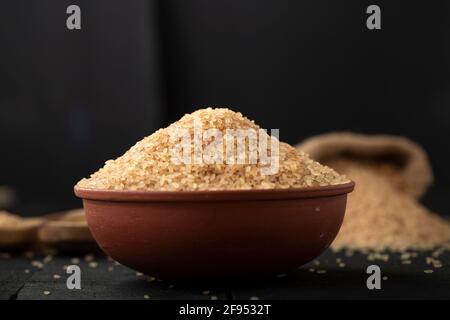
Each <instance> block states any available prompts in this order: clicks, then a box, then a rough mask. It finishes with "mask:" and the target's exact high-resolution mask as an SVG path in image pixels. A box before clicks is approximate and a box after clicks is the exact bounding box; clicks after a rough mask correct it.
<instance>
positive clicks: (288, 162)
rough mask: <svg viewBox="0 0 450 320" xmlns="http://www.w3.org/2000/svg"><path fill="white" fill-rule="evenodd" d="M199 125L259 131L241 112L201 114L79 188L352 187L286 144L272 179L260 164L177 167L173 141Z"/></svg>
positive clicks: (130, 152)
mask: <svg viewBox="0 0 450 320" xmlns="http://www.w3.org/2000/svg"><path fill="white" fill-rule="evenodd" d="M194 120H197V121H199V122H200V123H201V125H202V129H203V130H206V129H210V128H216V129H218V130H220V131H221V132H224V131H225V130H226V129H248V128H252V129H256V130H258V129H260V127H259V126H258V125H256V124H255V123H254V121H251V120H249V119H247V118H246V117H244V116H243V115H242V114H241V113H238V112H234V111H231V110H229V109H226V108H217V109H212V108H207V109H200V110H197V111H195V112H194V113H192V114H186V115H185V116H184V117H182V118H181V119H180V120H179V121H177V122H175V123H173V124H171V125H170V126H168V127H167V128H164V129H160V130H158V131H156V132H155V133H154V134H152V135H150V136H148V137H146V138H144V139H142V140H141V141H139V142H138V143H136V144H135V145H134V146H133V147H132V148H131V149H130V150H128V151H127V152H126V153H125V154H124V155H123V156H121V157H119V158H117V159H116V160H109V161H107V162H106V164H105V166H104V167H103V168H101V169H100V170H99V171H97V172H96V173H94V174H92V175H91V177H90V178H87V179H82V180H81V181H80V182H79V183H78V186H79V187H82V188H89V189H102V190H142V191H147V190H148V191H150V190H157V191H191V190H233V189H275V188H280V189H285V188H299V187H308V186H325V185H334V184H341V183H345V182H348V179H347V178H346V177H345V176H341V175H339V174H338V173H337V172H336V171H334V170H333V169H331V168H329V167H326V166H322V165H321V164H319V163H318V162H315V161H313V160H311V159H310V158H309V156H308V155H307V154H305V153H303V152H299V151H297V150H296V149H295V148H293V147H292V146H290V145H289V144H287V143H282V142H280V144H279V146H280V150H279V170H278V172H277V173H276V174H273V175H262V174H261V170H260V169H261V166H262V164H261V163H257V164H227V163H224V164H205V163H203V164H200V165H199V164H193V163H192V164H184V163H181V164H176V163H174V162H173V161H172V159H171V157H172V152H171V150H173V148H174V147H176V144H177V143H178V142H177V141H173V139H171V134H172V133H174V132H175V131H176V130H179V129H180V128H186V129H188V130H189V132H190V134H191V137H193V136H194ZM224 144H225V143H224ZM224 148H225V146H224ZM268 154H270V143H268Z"/></svg>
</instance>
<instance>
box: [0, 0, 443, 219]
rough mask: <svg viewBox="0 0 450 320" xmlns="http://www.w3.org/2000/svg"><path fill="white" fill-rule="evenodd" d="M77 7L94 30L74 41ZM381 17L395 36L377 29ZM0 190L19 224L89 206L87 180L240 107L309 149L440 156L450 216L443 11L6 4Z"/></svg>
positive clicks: (45, 1)
mask: <svg viewBox="0 0 450 320" xmlns="http://www.w3.org/2000/svg"><path fill="white" fill-rule="evenodd" d="M69 4H78V5H79V6H80V7H81V10H82V30H79V31H69V30H67V29H66V27H65V20H66V13H65V11H66V8H67V6H68V5H69ZM369 4H378V5H379V6H380V7H381V10H382V30H378V31H369V30H367V29H366V27H365V19H366V17H367V15H366V14H365V9H366V7H367V6H368V5H369ZM1 8H2V9H1V10H0V17H1V21H0V23H1V28H0V43H1V50H0V152H1V156H0V164H1V170H0V185H1V184H6V185H10V186H13V187H14V188H15V189H16V190H17V192H18V195H19V202H18V203H17V205H16V206H15V207H14V208H12V209H13V210H14V211H18V212H20V213H22V214H40V213H45V212H48V211H51V210H60V209H66V208H71V207H77V206H79V205H80V203H79V201H78V200H77V199H75V198H74V197H73V195H72V186H73V184H74V183H75V182H76V181H77V180H79V178H81V177H83V176H86V175H88V174H89V173H90V172H92V171H94V170H95V169H97V168H98V167H100V166H101V165H102V163H103V162H104V160H106V159H109V158H112V157H116V156H119V155H120V154H122V153H123V152H124V151H125V150H126V149H128V147H130V146H131V145H132V144H134V142H135V141H137V140H138V139H140V138H142V137H143V136H145V135H148V134H150V133H152V132H153V131H154V130H155V129H157V128H159V127H161V126H165V125H167V124H168V123H170V122H172V121H174V120H176V119H177V118H179V117H180V116H181V115H182V114H184V113H185V112H190V111H192V110H194V109H196V108H198V107H200V106H230V107H232V108H234V109H236V110H240V111H242V112H243V113H244V114H246V115H247V116H249V117H250V118H253V119H255V120H256V121H257V122H258V123H259V124H261V125H262V126H263V127H265V128H280V135H281V139H282V140H286V141H288V142H290V143H296V142H298V141H300V140H301V139H303V138H305V137H307V136H310V135H313V134H317V133H322V132H327V131H333V130H352V131H358V132H367V133H390V134H399V135H405V136H407V137H409V138H411V139H413V140H415V141H417V142H419V143H420V144H422V145H423V146H424V147H425V149H426V150H427V151H428V152H429V154H430V157H431V160H432V163H433V166H434V169H435V175H436V186H435V187H434V188H433V189H432V191H431V192H430V193H429V196H428V198H426V202H427V204H429V205H430V206H431V207H432V208H433V209H435V210H437V211H440V212H442V213H444V214H446V213H448V211H447V210H448V205H447V204H446V198H447V196H448V195H449V190H450V188H449V186H450V174H449V170H447V166H448V164H449V163H450V152H449V151H448V142H447V139H448V137H449V136H450V107H449V104H450V77H449V71H450V25H449V19H448V17H449V16H450V10H449V5H447V4H445V2H444V1H421V2H418V1H375V2H368V1H361V0H349V1H332V0H304V1H295V0H292V1H288V0H276V1H275V0H270V1H258V0H240V1H237V0H232V1H230V0H228V1H225V0H215V1H208V0H189V1H186V0H161V1H156V0H153V1H145V0H132V1H124V0H89V1H88V0H84V1H81V0H74V1H65V0H64V1H62V0H40V1H32V0H30V1H24V0H15V1H13V0H5V1H2V6H1Z"/></svg>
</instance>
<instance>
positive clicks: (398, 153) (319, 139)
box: [297, 132, 433, 198]
mask: <svg viewBox="0 0 450 320" xmlns="http://www.w3.org/2000/svg"><path fill="white" fill-rule="evenodd" d="M297 148H298V149H299V150H302V151H304V152H306V153H309V154H310V156H311V158H313V159H315V160H317V161H319V162H321V163H323V164H330V165H331V164H332V163H339V160H342V159H344V160H345V161H346V163H347V165H348V164H351V163H352V162H357V163H358V164H361V163H365V164H367V165H368V166H370V168H371V169H374V170H379V171H380V174H385V175H386V176H387V177H388V178H389V179H390V180H391V181H392V183H393V184H394V185H396V187H398V188H400V189H401V190H403V191H404V192H406V193H407V194H409V195H411V196H413V197H415V198H420V197H421V196H423V195H424V194H425V192H426V190H427V189H428V187H429V186H430V185H431V183H432V182H433V173H432V169H431V165H430V162H429V160H428V157H427V155H426V153H425V151H424V149H423V148H422V147H420V146H419V145H417V144H416V143H414V142H412V141H411V140H408V139H406V138H403V137H399V136H391V135H364V134H356V133H348V132H335V133H328V134H322V135H318V136H314V137H311V138H309V139H306V140H305V141H303V142H302V143H300V144H299V145H297ZM341 163H342V162H341ZM336 169H337V170H338V171H339V168H336ZM344 171H345V169H344ZM342 173H345V172H342Z"/></svg>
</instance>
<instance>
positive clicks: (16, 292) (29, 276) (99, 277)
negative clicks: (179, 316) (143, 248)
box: [0, 251, 450, 300]
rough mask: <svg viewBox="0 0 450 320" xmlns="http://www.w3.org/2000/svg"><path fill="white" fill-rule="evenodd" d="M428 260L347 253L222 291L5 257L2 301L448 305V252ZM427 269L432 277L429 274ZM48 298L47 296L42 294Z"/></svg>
mask: <svg viewBox="0 0 450 320" xmlns="http://www.w3.org/2000/svg"><path fill="white" fill-rule="evenodd" d="M427 257H431V252H425V253H420V254H419V255H418V256H417V257H415V258H412V259H411V261H412V262H411V264H403V263H402V261H404V260H405V259H401V258H400V255H399V254H394V253H391V254H389V260H388V261H383V259H377V260H375V261H371V260H370V257H369V256H367V255H365V254H361V253H355V254H353V255H352V256H347V255H346V254H345V253H344V252H342V253H332V252H331V251H328V252H326V253H324V254H323V255H322V256H321V257H319V258H318V260H317V261H315V262H311V263H309V264H308V265H306V266H303V267H302V268H300V269H299V270H297V271H295V272H293V273H291V274H288V275H278V276H277V277H274V278H272V279H265V280H259V281H257V282H253V283H251V282H248V283H242V282H241V283H228V284H227V285H226V286H224V285H213V284H211V283H196V284H192V285H180V284H172V283H169V282H166V281H160V280H154V279H153V278H149V277H147V276H145V275H140V274H137V273H136V272H135V271H133V270H131V269H129V268H126V267H124V266H121V265H118V264H116V263H114V261H111V260H108V259H106V258H105V257H102V256H97V257H95V260H94V261H93V262H95V263H92V261H91V262H88V261H85V259H84V257H83V256H78V257H77V258H78V259H79V260H80V261H79V262H78V261H76V260H73V258H74V257H73V256H55V257H52V259H51V260H50V258H46V259H45V257H44V256H35V257H31V256H30V255H29V254H28V257H26V256H24V255H23V254H20V255H11V256H10V255H8V254H0V299H19V300H22V299H33V300H34V299H145V298H149V299H183V300H184V299H187V300H201V299H219V300H235V299H256V298H259V299H261V300H262V299H333V298H335V299H361V298H375V299H379V298H381V299H383V298H386V299H411V298H424V299H444V298H445V299H449V298H450V252H446V253H444V254H442V255H441V256H440V257H439V258H438V259H439V260H440V261H441V262H442V267H440V268H434V267H432V266H431V265H428V264H427V263H426V258H427ZM336 260H338V262H337V261H336ZM33 261H34V262H33ZM36 261H38V262H36ZM339 261H341V262H339ZM39 262H41V263H42V264H43V267H42V268H39ZM74 262H76V263H77V264H78V265H79V266H80V267H81V272H82V275H81V286H82V288H81V290H69V289H67V287H66V279H67V277H68V276H69V275H68V274H66V272H65V270H64V266H65V265H70V264H74ZM342 263H343V264H345V265H343V264H342ZM32 264H34V266H33V265H32ZM371 264H376V265H379V266H380V268H381V270H382V276H383V277H385V280H383V281H382V288H381V290H368V289H367V287H366V279H367V277H368V275H367V274H366V268H367V266H369V265H371ZM313 269H314V270H313ZM427 269H430V270H433V273H425V272H424V270H427ZM318 270H324V271H325V272H324V271H319V272H318ZM323 272H324V273H323ZM55 275H57V276H56V277H55ZM58 276H60V277H59V278H58ZM386 277H387V278H386ZM46 291H48V292H47V294H48V295H45V294H44V292H46Z"/></svg>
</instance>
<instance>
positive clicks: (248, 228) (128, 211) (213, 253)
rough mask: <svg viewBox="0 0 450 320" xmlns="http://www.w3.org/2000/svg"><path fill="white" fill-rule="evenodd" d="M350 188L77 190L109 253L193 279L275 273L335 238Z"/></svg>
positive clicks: (143, 268)
mask: <svg viewBox="0 0 450 320" xmlns="http://www.w3.org/2000/svg"><path fill="white" fill-rule="evenodd" d="M353 188H354V183H353V182H350V183H347V184H342V185H336V186H326V187H310V188H302V189H284V190H246V191H195V192H134V191H105V190H90V189H81V188H78V187H75V194H76V195H77V196H78V197H80V198H82V199H83V204H84V209H85V212H86V218H87V222H88V225H89V228H90V230H91V233H92V235H93V236H94V238H95V240H96V241H97V243H98V244H99V246H100V247H101V248H102V249H103V250H104V251H105V252H106V253H107V254H108V255H110V256H111V257H112V258H113V259H115V260H117V261H118V262H120V263H121V264H123V265H126V266H128V267H130V268H133V269H135V270H137V271H140V272H143V273H145V274H148V275H152V276H155V277H157V278H161V279H167V280H196V279H211V278H214V279H229V278H236V277H260V276H269V275H276V274H280V273H286V272H289V271H291V270H293V269H295V268H297V267H299V266H301V265H303V264H305V263H307V262H308V261H310V260H312V259H314V258H315V257H317V256H319V255H320V254H321V253H322V252H323V251H324V250H325V249H327V248H328V247H329V246H330V244H331V242H332V241H333V240H334V238H335V237H336V234H337V233H338V231H339V228H340V227H341V224H342V220H343V218H344V213H345V206H346V202H347V193H349V192H351V191H352V190H353Z"/></svg>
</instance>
